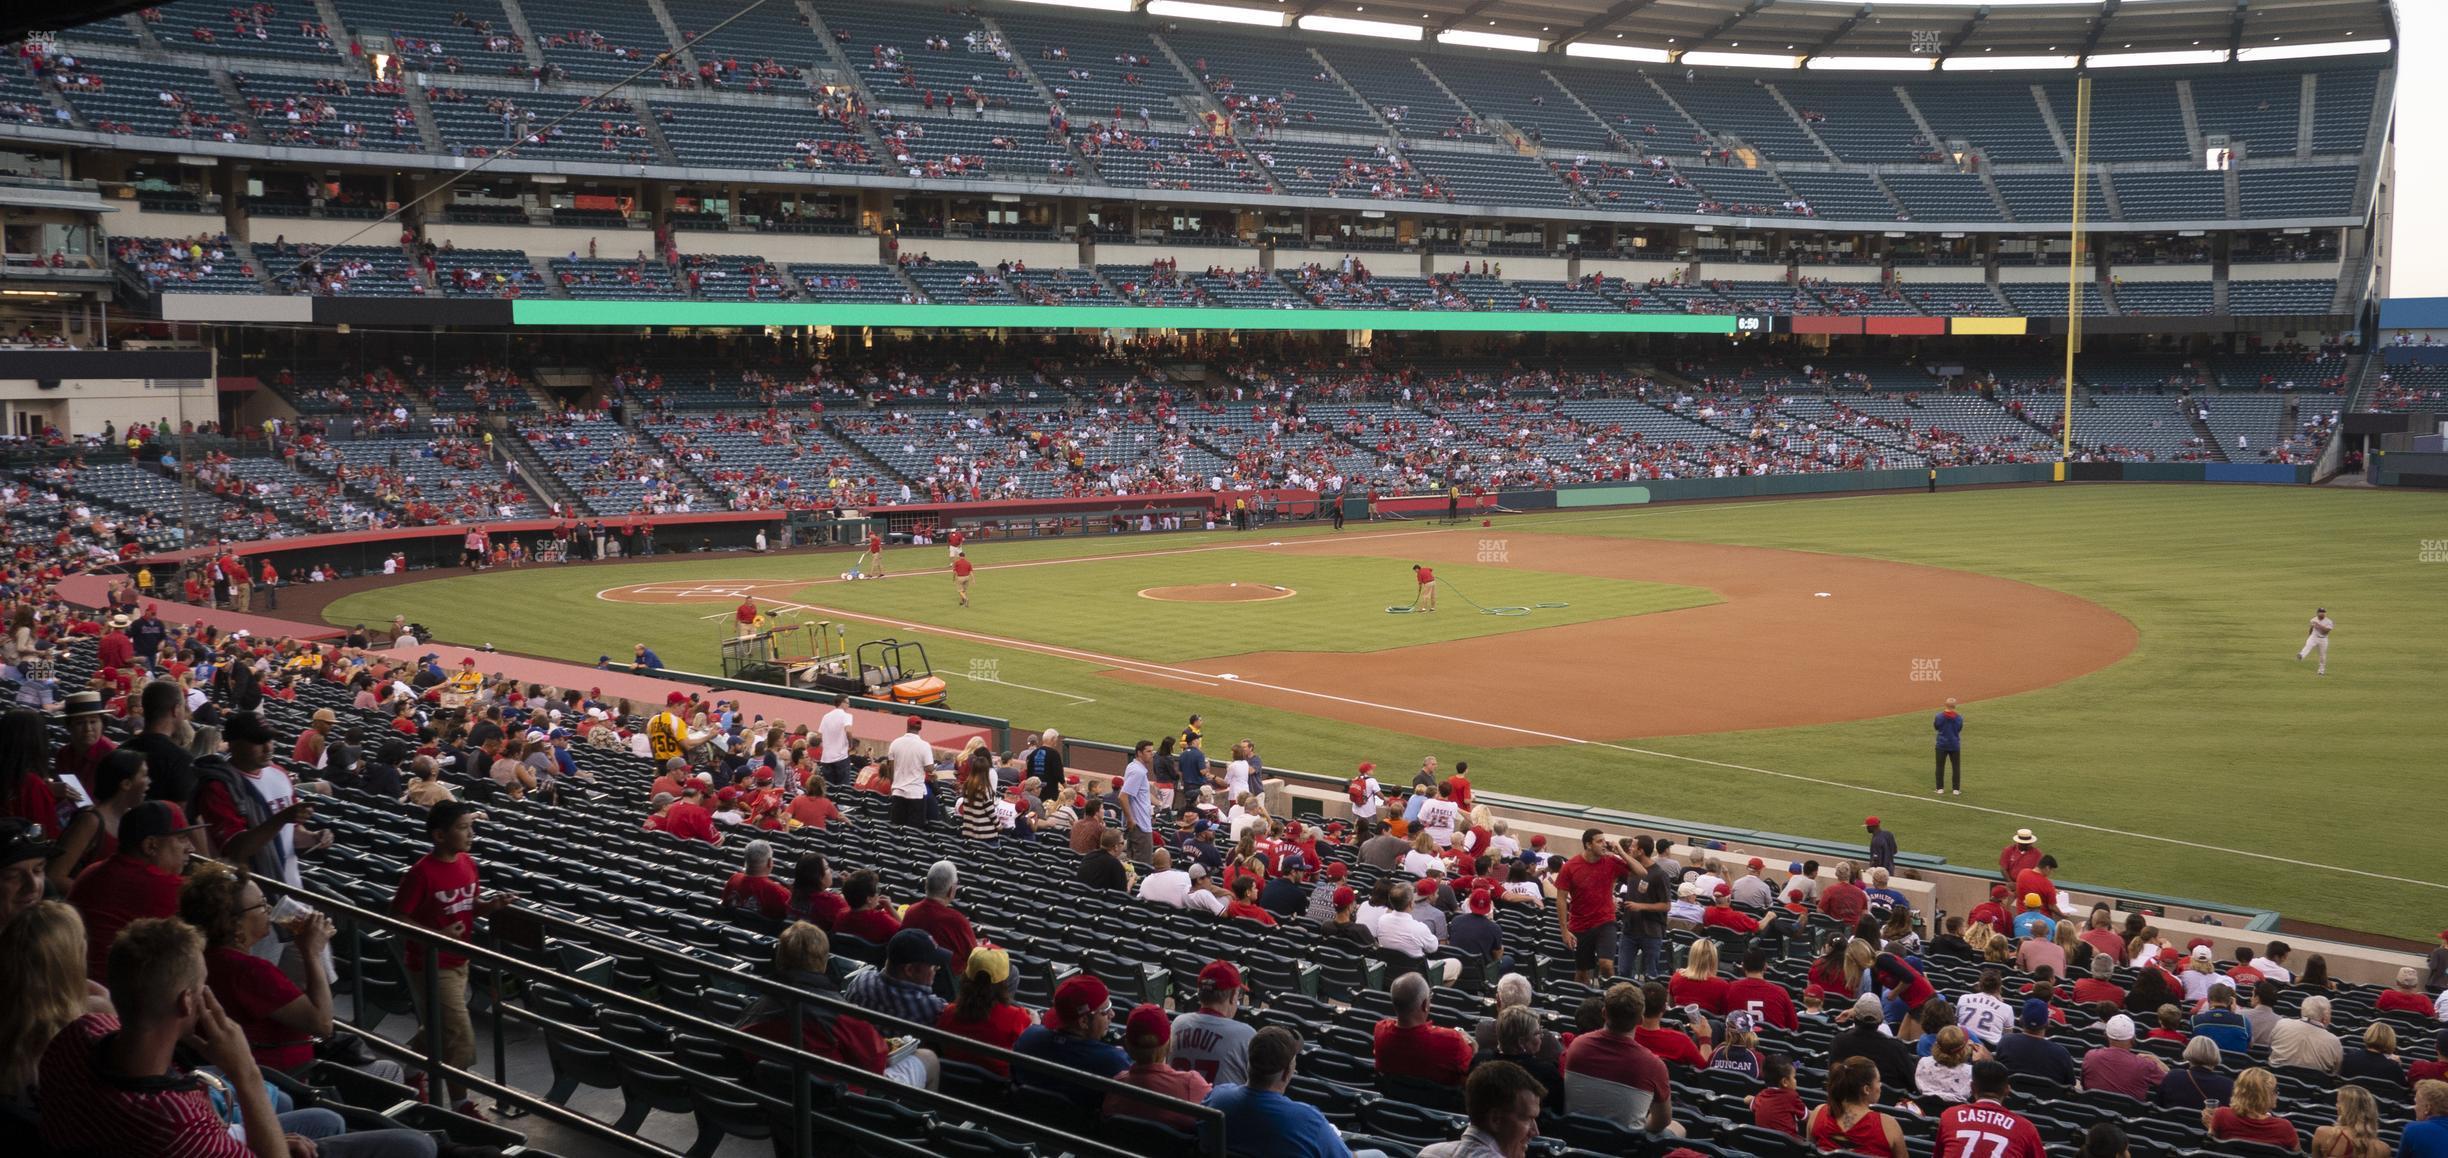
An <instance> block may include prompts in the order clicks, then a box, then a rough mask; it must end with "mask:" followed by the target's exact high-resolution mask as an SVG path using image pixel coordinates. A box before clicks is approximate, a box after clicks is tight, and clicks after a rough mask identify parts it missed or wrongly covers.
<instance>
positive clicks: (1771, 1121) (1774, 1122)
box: [1751, 1086, 1804, 1138]
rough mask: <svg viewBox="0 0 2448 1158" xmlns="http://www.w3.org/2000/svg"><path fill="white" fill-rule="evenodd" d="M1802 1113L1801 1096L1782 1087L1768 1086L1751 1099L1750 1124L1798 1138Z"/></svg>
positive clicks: (1800, 1130) (1800, 1132)
mask: <svg viewBox="0 0 2448 1158" xmlns="http://www.w3.org/2000/svg"><path fill="white" fill-rule="evenodd" d="M1803 1112H1804V1106H1803V1105H1802V1095H1801V1094H1798V1093H1796V1092H1794V1091H1792V1090H1789V1089H1786V1088H1785V1087H1783V1086H1770V1087H1769V1088H1767V1089H1764V1090H1761V1091H1760V1092H1759V1093H1758V1094H1756V1095H1754V1096H1753V1097H1752V1099H1751V1124H1752V1125H1754V1126H1760V1127H1763V1128H1766V1129H1770V1130H1774V1131H1776V1132H1777V1133H1779V1134H1787V1135H1791V1136H1793V1137H1795V1138H1800V1137H1801V1136H1802V1114H1803Z"/></svg>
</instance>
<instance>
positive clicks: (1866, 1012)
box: [1853, 993, 1887, 1018]
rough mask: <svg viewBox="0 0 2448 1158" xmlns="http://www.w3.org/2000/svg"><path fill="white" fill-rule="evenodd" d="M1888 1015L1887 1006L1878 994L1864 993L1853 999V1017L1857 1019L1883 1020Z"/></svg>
mask: <svg viewBox="0 0 2448 1158" xmlns="http://www.w3.org/2000/svg"><path fill="white" fill-rule="evenodd" d="M1886 1014H1887V1006H1886V1004H1885V1003H1883V1002H1881V1001H1880V1000H1879V995H1878V994H1876V993H1864V994H1862V995H1861V996H1859V997H1856V998H1854V999H1853V1016H1855V1017H1881V1018H1883V1017H1885V1016H1886Z"/></svg>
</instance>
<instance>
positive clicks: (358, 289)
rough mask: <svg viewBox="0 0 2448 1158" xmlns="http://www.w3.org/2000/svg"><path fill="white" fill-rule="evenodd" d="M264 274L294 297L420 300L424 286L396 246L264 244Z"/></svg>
mask: <svg viewBox="0 0 2448 1158" xmlns="http://www.w3.org/2000/svg"><path fill="white" fill-rule="evenodd" d="M255 252H256V255H257V256H258V257H260V258H262V260H263V263H264V272H265V273H266V274H268V275H270V276H271V278H272V281H273V284H275V285H278V286H280V287H281V288H282V289H283V290H285V291H287V292H289V293H312V294H315V295H317V296H321V297H379V298H404V297H421V296H423V295H424V293H425V283H424V281H423V280H422V279H421V278H420V277H419V276H418V274H417V271H416V269H415V267H414V266H412V265H410V264H409V261H408V255H407V253H406V252H404V251H403V250H401V249H400V248H399V247H398V246H391V245H335V246H309V245H300V244H297V243H295V242H290V243H287V244H270V245H259V246H257V247H256V251H255Z"/></svg>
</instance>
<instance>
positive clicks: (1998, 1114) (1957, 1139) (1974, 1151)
mask: <svg viewBox="0 0 2448 1158" xmlns="http://www.w3.org/2000/svg"><path fill="white" fill-rule="evenodd" d="M1938 1155H1939V1158H2048V1150H2047V1148H2046V1147H2044V1146H2042V1145H2041V1144H2040V1131H2039V1130H2038V1129H2037V1128H2036V1127H2034V1126H2033V1125H2032V1124H2031V1122H2030V1121H2029V1120H2028V1119H2026V1118H2024V1117H2023V1115H2021V1114H2018V1113H2015V1112H2014V1111H2013V1110H2009V1109H2007V1108H2006V1107H2004V1106H2001V1105H1999V1104H1997V1103H1996V1102H1991V1101H1979V1102H1973V1103H1970V1104H1968V1105H1961V1106H1949V1107H1947V1109H1946V1112H1945V1113H1943V1114H1940V1115H1938Z"/></svg>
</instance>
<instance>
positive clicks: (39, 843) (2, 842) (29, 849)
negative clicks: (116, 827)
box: [0, 812, 136, 865]
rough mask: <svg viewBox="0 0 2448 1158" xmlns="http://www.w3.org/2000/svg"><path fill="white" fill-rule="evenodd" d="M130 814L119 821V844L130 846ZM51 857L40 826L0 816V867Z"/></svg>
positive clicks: (31, 822)
mask: <svg viewBox="0 0 2448 1158" xmlns="http://www.w3.org/2000/svg"><path fill="white" fill-rule="evenodd" d="M135 815H136V814H135V813H133V812H131V813H129V814H128V815H127V816H126V817H123V818H121V819H120V821H119V824H120V831H119V843H120V844H122V845H130V844H131V843H132V842H130V841H129V840H128V837H127V827H126V826H127V822H128V821H129V820H131V819H133V818H134V817H135ZM50 855H51V842H50V841H47V840H44V839H43V831H42V826H41V825H39V824H36V823H34V822H33V821H30V820H26V819H23V818H21V817H15V816H0V865H10V864H16V863H17V862H18V861H21V860H41V859H43V858H44V857H47V856H50Z"/></svg>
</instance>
